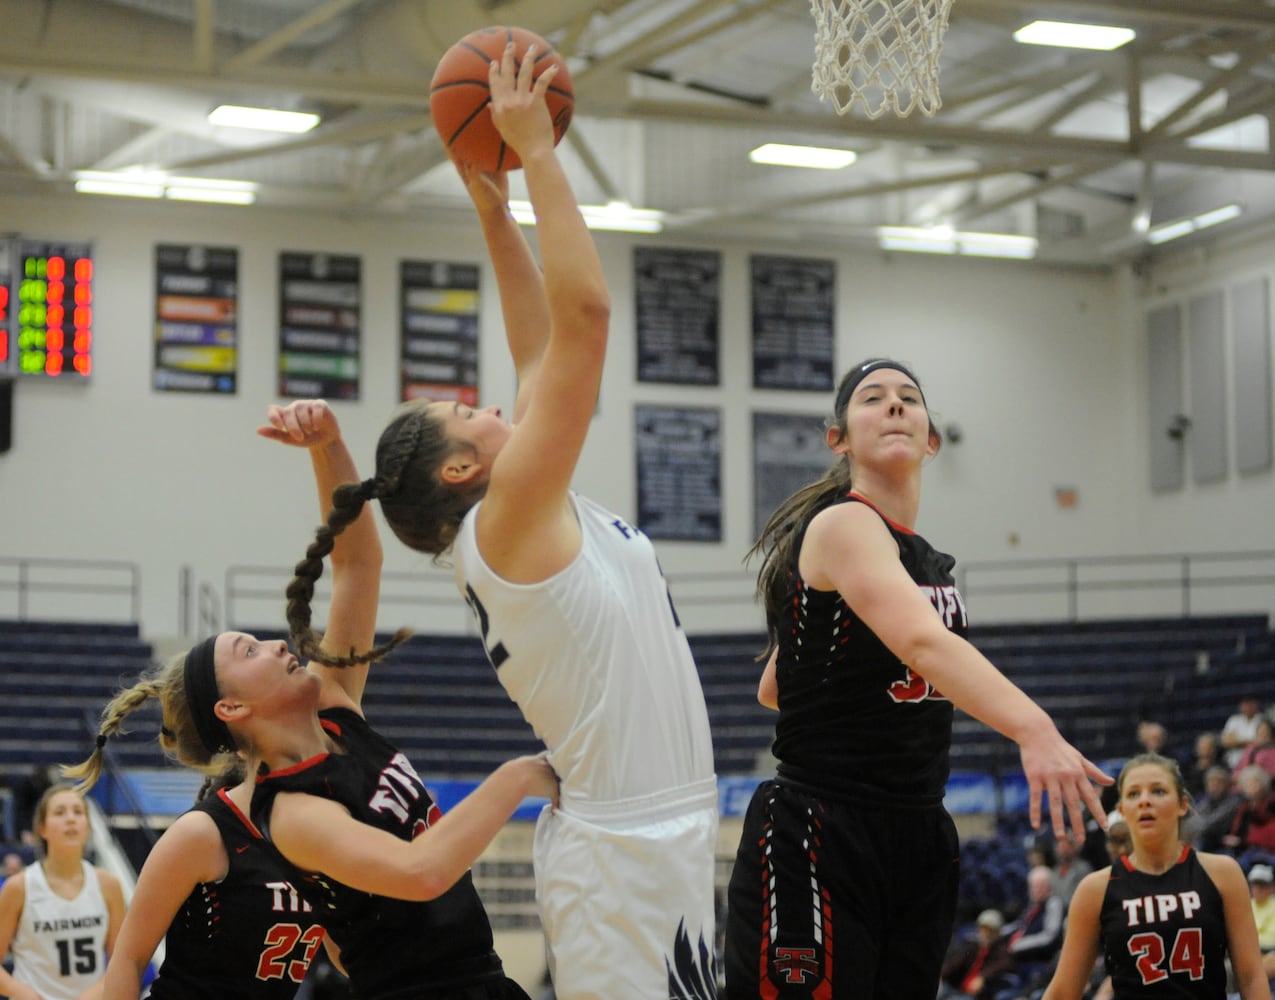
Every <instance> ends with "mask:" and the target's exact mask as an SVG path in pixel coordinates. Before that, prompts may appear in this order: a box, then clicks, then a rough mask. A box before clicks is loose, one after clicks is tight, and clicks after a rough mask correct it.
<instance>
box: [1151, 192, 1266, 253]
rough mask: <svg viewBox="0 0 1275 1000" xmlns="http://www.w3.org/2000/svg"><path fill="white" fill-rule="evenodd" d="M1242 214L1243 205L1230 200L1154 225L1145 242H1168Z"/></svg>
mask: <svg viewBox="0 0 1275 1000" xmlns="http://www.w3.org/2000/svg"><path fill="white" fill-rule="evenodd" d="M1243 214H1244V208H1243V206H1242V205H1239V204H1237V203H1235V202H1232V203H1231V204H1229V205H1223V206H1222V207H1221V208H1214V209H1210V210H1209V211H1207V212H1201V213H1200V214H1199V215H1193V216H1191V217H1190V218H1189V219H1178V220H1176V221H1174V222H1166V223H1165V224H1164V225H1162V226H1156V227H1155V228H1154V229H1152V230H1151V231H1150V232H1148V233H1147V242H1148V243H1168V242H1169V240H1176V239H1179V238H1180V237H1183V236H1188V235H1190V234H1191V233H1198V232H1199V231H1200V230H1201V229H1208V228H1209V227H1210V226H1216V225H1218V224H1219V223H1222V222H1229V221H1230V220H1231V219H1237V218H1239V217H1240V216H1241V215H1243Z"/></svg>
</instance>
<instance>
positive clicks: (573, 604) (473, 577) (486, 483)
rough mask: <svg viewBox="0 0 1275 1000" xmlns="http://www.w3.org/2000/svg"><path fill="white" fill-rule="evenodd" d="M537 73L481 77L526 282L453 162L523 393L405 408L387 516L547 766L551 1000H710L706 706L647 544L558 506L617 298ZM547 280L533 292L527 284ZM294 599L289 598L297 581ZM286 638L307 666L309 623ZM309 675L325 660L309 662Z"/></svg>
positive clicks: (392, 458)
mask: <svg viewBox="0 0 1275 1000" xmlns="http://www.w3.org/2000/svg"><path fill="white" fill-rule="evenodd" d="M534 72H535V59H534V56H533V54H531V53H528V54H527V55H526V56H524V58H523V60H522V63H521V66H520V67H518V66H516V65H515V60H514V57H513V52H512V47H511V48H510V50H508V51H507V52H506V53H505V55H504V57H503V58H502V59H501V60H500V61H498V62H493V63H492V66H491V71H490V86H491V108H492V116H493V119H494V120H495V123H496V126H497V128H499V129H500V132H501V134H502V136H503V137H504V139H505V141H506V142H507V143H509V145H510V146H511V147H513V148H514V149H515V150H517V152H518V155H519V157H520V158H521V160H522V165H523V171H524V174H525V177H526V181H527V188H528V192H529V193H530V196H531V201H532V204H533V206H534V208H535V212H536V218H537V230H538V237H539V245H540V251H541V253H540V257H541V263H540V266H537V263H536V260H535V258H534V257H533V256H532V253H531V251H530V248H529V247H528V244H527V242H526V241H525V240H524V238H523V236H522V233H521V231H520V230H519V228H518V225H517V223H515V221H514V220H513V218H512V216H511V215H510V212H509V207H508V202H507V198H508V185H507V181H506V178H505V177H504V176H503V175H501V174H484V173H481V172H479V171H477V170H476V169H474V168H472V167H471V166H470V165H468V164H465V163H458V164H457V166H458V169H459V171H460V174H461V177H462V179H463V180H464V181H465V184H466V187H467V189H468V192H469V195H470V198H471V199H472V201H473V202H474V205H475V208H476V210H477V214H478V220H479V224H480V225H481V227H482V232H483V236H484V239H485V241H486V244H487V248H488V251H489V254H490V257H491V261H492V266H493V268H494V270H495V273H496V278H497V284H498V286H499V290H500V300H501V307H502V311H503V314H504V319H505V324H506V332H507V336H508V340H509V347H510V350H511V353H512V355H513V360H514V365H515V368H516V369H517V375H518V394H517V400H516V402H515V405H514V408H513V418H514V422H513V423H511V422H509V421H507V420H505V419H504V418H503V417H502V414H501V410H500V409H499V408H497V407H488V408H485V409H475V408H473V407H470V406H467V405H464V404H463V403H458V402H450V401H432V402H430V401H425V400H419V401H415V402H412V403H409V404H407V405H405V406H404V407H403V408H402V409H401V410H400V411H399V412H398V413H397V414H396V415H395V417H394V418H393V420H391V422H390V423H389V425H388V426H387V427H386V429H385V431H384V432H383V433H382V435H381V439H380V443H379V445H378V447H377V454H376V475H375V477H373V478H372V479H370V480H368V481H367V482H366V483H364V484H361V485H360V486H353V485H352V486H350V487H347V488H345V489H344V490H342V491H339V492H338V495H337V497H336V498H335V499H334V505H335V509H336V510H338V511H340V510H343V508H344V507H345V506H346V505H349V506H350V507H351V508H353V509H359V508H361V507H362V505H363V504H364V503H365V502H366V501H367V500H369V499H377V500H379V501H380V503H381V510H382V512H383V513H384V515H385V517H386V520H387V521H388V522H389V524H390V527H391V528H392V530H393V531H394V533H395V535H397V536H398V538H399V540H400V541H402V542H404V543H405V544H406V545H408V546H409V547H410V548H412V549H414V550H416V551H419V552H425V553H429V554H431V555H434V556H435V557H438V556H440V555H442V554H444V553H449V554H450V555H451V558H452V559H453V560H454V564H455V570H456V581H457V585H458V587H459V589H460V591H461V593H462V594H463V595H464V596H465V598H466V600H467V601H468V603H469V605H470V607H471V608H472V610H473V612H474V615H475V617H476V619H477V621H478V623H479V627H480V630H481V633H482V638H483V640H484V644H485V646H486V650H487V654H488V657H489V659H490V661H491V663H492V665H493V666H494V667H495V668H496V670H497V676H498V678H499V679H500V682H501V683H502V684H503V685H504V686H505V689H506V691H507V692H508V693H509V695H510V697H511V698H512V699H513V700H514V701H515V702H517V704H518V706H519V708H521V710H522V712H523V715H524V716H525V717H526V719H527V720H528V721H529V722H530V723H531V725H532V727H533V728H534V729H535V731H536V733H537V735H538V736H539V737H540V738H541V739H542V740H543V741H544V742H545V744H546V745H547V746H548V748H549V759H550V760H551V761H552V762H553V765H554V768H555V770H556V771H557V772H558V774H559V775H560V776H561V779H562V791H561V803H560V805H559V807H558V808H557V809H556V810H554V811H545V812H543V813H542V814H541V817H540V819H539V822H538V823H537V828H536V836H535V842H534V846H533V860H534V867H535V874H536V889H537V891H536V898H537V902H538V904H539V907H540V916H541V923H542V926H543V928H544V930H545V935H546V940H547V945H548V953H549V966H550V970H551V975H552V979H553V985H554V990H555V993H556V995H557V997H558V998H559V1000H575V998H580V997H595V998H596V997H606V998H608V1000H649V998H667V997H673V996H676V997H708V996H712V995H714V993H715V985H716V984H715V974H714V970H713V958H712V954H713V952H712V943H713V926H714V894H713V870H714V854H715V847H716V839H717V788H716V780H715V776H714V773H713V756H712V741H711V734H710V730H709V725H708V715H707V712H706V710H705V705H704V696H703V691H702V690H701V688H700V684H699V677H698V674H697V671H696V669H695V663H694V661H693V659H692V657H691V652H690V647H689V644H688V643H687V640H686V636H685V634H684V633H683V632H682V630H681V627H680V625H679V623H678V620H677V617H676V613H675V612H674V610H673V607H672V603H671V601H670V599H669V594H668V590H667V587H666V585H665V582H664V578H663V576H662V575H661V573H660V568H659V564H658V563H657V561H656V557H655V552H654V549H653V547H652V546H651V543H650V541H649V539H647V537H646V536H645V535H644V534H643V533H642V532H641V531H640V530H639V529H637V528H636V527H634V526H633V525H631V524H629V523H628V522H627V521H625V520H624V519H623V518H621V517H619V516H617V515H615V514H614V513H611V512H609V511H607V510H605V509H603V508H602V507H600V506H599V505H597V504H595V503H593V502H592V501H591V500H588V499H586V498H585V497H582V496H579V495H578V494H575V493H574V492H572V491H571V489H570V482H571V478H572V475H573V473H574V471H575V467H576V463H577V461H578V459H579V456H580V452H581V449H582V448H583V446H584V442H585V437H586V435H587V433H588V430H589V425H590V421H591V419H592V416H593V409H594V403H595V401H596V399H597V394H598V388H599V384H600V380H601V376H602V368H603V361H604V356H605V352H606V341H607V326H608V320H609V313H610V299H609V294H608V292H607V288H606V283H605V280H604V276H603V272H602V266H601V263H600V261H599V259H598V254H597V250H596V249H595V247H594V245H593V241H592V239H591V237H590V235H589V232H588V230H587V229H586V227H585V225H584V220H583V219H582V217H581V215H580V211H579V209H578V207H577V205H576V202H575V197H574V195H573V194H572V191H571V188H570V185H569V184H568V182H567V179H566V177H565V175H564V173H563V171H562V168H561V166H560V165H559V163H558V160H557V157H556V154H555V152H554V146H553V129H552V124H551V122H550V117H549V113H548V110H547V108H546V106H545V99H544V97H545V93H546V90H547V89H548V87H549V86H550V83H551V80H552V74H553V72H554V71H553V70H552V69H548V70H545V71H544V72H543V73H542V74H541V75H540V77H539V78H538V79H534V80H533V75H534ZM541 267H542V268H543V272H542V270H541ZM295 584H296V585H297V587H298V588H299V587H300V586H301V583H300V581H295ZM295 611H296V612H297V613H296V614H295V615H294V616H293V617H292V618H290V621H291V623H292V626H293V630H294V631H293V636H294V640H295V642H296V643H297V646H298V648H301V649H306V648H311V647H312V646H313V639H312V638H311V637H310V636H309V635H308V623H307V622H306V620H305V609H304V608H298V609H295ZM319 655H320V656H322V654H321V653H320V654H319Z"/></svg>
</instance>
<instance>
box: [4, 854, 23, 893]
mask: <svg viewBox="0 0 1275 1000" xmlns="http://www.w3.org/2000/svg"><path fill="white" fill-rule="evenodd" d="M25 867H26V865H25V864H23V861H22V855H21V854H19V853H18V852H17V851H5V852H4V857H3V858H0V885H4V880H5V879H7V878H10V877H11V876H13V875H16V874H18V872H20V871H22V869H23V868H25Z"/></svg>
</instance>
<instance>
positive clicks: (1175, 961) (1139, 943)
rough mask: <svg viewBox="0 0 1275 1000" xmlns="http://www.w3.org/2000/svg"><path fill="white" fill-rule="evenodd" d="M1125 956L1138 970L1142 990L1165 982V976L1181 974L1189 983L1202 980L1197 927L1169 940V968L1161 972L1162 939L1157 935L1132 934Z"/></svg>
mask: <svg viewBox="0 0 1275 1000" xmlns="http://www.w3.org/2000/svg"><path fill="white" fill-rule="evenodd" d="M1129 954H1130V955H1132V956H1133V958H1134V962H1135V963H1136V964H1137V966H1138V974H1139V975H1140V976H1141V977H1142V983H1143V985H1144V986H1149V985H1150V984H1152V983H1158V982H1160V980H1162V979H1167V978H1168V977H1169V973H1183V972H1185V973H1186V974H1187V975H1189V976H1190V977H1191V979H1193V980H1198V979H1203V978H1204V949H1203V947H1201V944H1200V929H1199V928H1198V927H1183V928H1182V929H1181V930H1179V931H1178V933H1177V937H1175V938H1174V939H1173V950H1172V951H1171V952H1170V953H1169V967H1168V970H1167V971H1166V970H1165V968H1164V938H1162V937H1161V936H1160V935H1159V934H1153V933H1150V932H1148V933H1146V934H1135V935H1134V936H1133V937H1131V938H1130V939H1129Z"/></svg>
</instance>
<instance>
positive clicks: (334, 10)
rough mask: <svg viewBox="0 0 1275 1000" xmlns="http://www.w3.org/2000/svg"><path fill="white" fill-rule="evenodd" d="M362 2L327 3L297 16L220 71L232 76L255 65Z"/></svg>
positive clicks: (346, 0) (332, 1) (348, 0)
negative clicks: (223, 70)
mask: <svg viewBox="0 0 1275 1000" xmlns="http://www.w3.org/2000/svg"><path fill="white" fill-rule="evenodd" d="M362 2H363V0H327V3H323V4H320V5H319V6H318V7H316V8H315V9H314V10H312V11H310V12H309V13H307V14H303V15H301V16H300V17H298V18H297V19H296V20H295V21H293V22H292V23H291V24H287V25H284V26H283V27H282V28H280V29H279V30H278V31H276V32H275V33H274V34H273V35H270V36H269V37H267V38H263V39H261V41H259V42H257V43H255V44H253V45H250V46H249V47H248V48H246V49H244V51H243V52H240V53H239V54H238V55H237V56H234V57H233V58H231V59H228V60H226V64H225V67H224V68H225V70H226V71H227V72H230V73H234V72H238V71H240V70H245V69H249V68H250V67H253V66H258V65H260V64H261V63H262V62H264V61H265V60H266V59H269V58H270V57H271V56H272V55H274V54H275V53H276V52H280V51H282V50H283V49H285V48H287V47H288V46H289V45H291V44H292V43H293V42H295V41H296V40H297V39H298V38H300V37H301V36H302V35H304V34H305V33H306V32H308V31H313V30H314V29H315V28H318V27H320V26H321V25H324V24H327V22H329V21H331V20H332V19H333V18H335V17H339V16H340V15H342V14H344V13H345V12H346V11H347V10H349V9H350V8H351V7H353V6H355V5H356V4H360V3H362Z"/></svg>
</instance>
